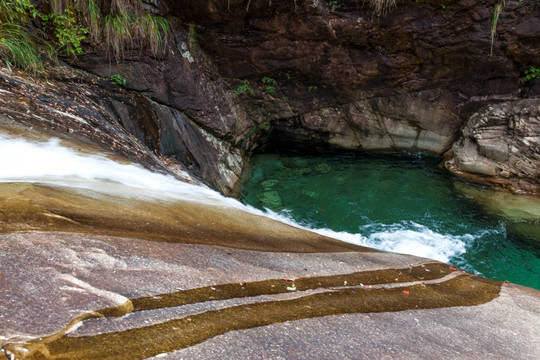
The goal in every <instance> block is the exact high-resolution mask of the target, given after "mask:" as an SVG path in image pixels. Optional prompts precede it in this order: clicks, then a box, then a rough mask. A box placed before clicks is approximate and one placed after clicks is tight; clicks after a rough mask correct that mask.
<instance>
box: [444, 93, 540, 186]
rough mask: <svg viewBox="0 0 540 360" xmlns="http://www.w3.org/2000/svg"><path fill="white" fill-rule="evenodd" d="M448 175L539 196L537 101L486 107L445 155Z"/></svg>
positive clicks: (539, 116)
mask: <svg viewBox="0 0 540 360" xmlns="http://www.w3.org/2000/svg"><path fill="white" fill-rule="evenodd" d="M444 166H445V167H446V168H447V169H448V170H450V171H451V172H452V173H454V174H456V175H458V176H461V177H464V178H466V179H470V180H473V181H478V182H482V183H487V184H489V185H492V186H494V187H496V188H504V189H508V190H510V191H512V192H514V193H519V194H535V195H538V194H540V100H538V99H526V100H518V101H512V102H502V103H499V104H493V105H489V106H486V107H484V108H482V109H480V111H478V112H477V113H475V114H473V115H472V116H471V117H470V119H469V121H468V122H467V123H466V125H465V127H464V128H463V130H462V136H461V137H460V139H459V140H458V141H457V142H456V143H455V144H454V145H453V146H452V149H451V150H450V151H449V152H448V153H447V154H445V161H444Z"/></svg>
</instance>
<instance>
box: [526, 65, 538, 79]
mask: <svg viewBox="0 0 540 360" xmlns="http://www.w3.org/2000/svg"><path fill="white" fill-rule="evenodd" d="M532 79H540V68H535V67H533V66H531V67H530V68H529V69H528V70H525V76H524V77H523V80H525V81H529V80H532Z"/></svg>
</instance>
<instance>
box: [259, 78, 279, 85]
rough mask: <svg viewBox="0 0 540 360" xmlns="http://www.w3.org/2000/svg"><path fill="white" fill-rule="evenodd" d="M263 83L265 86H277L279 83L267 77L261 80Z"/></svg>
mask: <svg viewBox="0 0 540 360" xmlns="http://www.w3.org/2000/svg"><path fill="white" fill-rule="evenodd" d="M261 81H262V83H263V84H268V85H277V81H276V80H274V79H272V78H271V77H267V76H265V77H263V78H262V79H261Z"/></svg>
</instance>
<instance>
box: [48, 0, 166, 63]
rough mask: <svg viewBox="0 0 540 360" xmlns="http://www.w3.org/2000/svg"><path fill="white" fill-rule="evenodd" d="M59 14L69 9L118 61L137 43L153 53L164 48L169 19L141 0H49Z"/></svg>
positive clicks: (91, 38)
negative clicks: (153, 11) (147, 6)
mask: <svg viewBox="0 0 540 360" xmlns="http://www.w3.org/2000/svg"><path fill="white" fill-rule="evenodd" d="M49 3H50V6H51V9H52V11H53V12H55V13H56V14H58V15H60V14H62V13H63V12H65V11H66V10H68V9H70V10H71V11H74V12H76V13H77V17H78V19H79V21H80V22H81V23H82V24H83V25H84V26H85V27H86V28H87V29H88V33H89V40H90V42H91V43H93V44H99V43H101V42H103V43H104V44H105V47H106V50H107V53H108V54H109V56H111V57H114V58H115V59H116V60H117V61H118V60H120V59H121V58H123V57H124V55H125V51H126V50H127V49H128V48H130V47H133V46H134V45H135V44H138V45H140V46H147V47H148V48H149V49H150V51H151V52H152V54H153V55H154V56H157V55H158V54H159V53H160V52H161V51H163V48H164V44H165V41H166V38H167V35H168V33H169V32H170V28H171V26H170V23H169V21H168V20H167V19H165V18H163V17H161V16H155V15H152V14H150V13H148V12H147V11H145V10H144V9H143V6H142V1H141V0H49Z"/></svg>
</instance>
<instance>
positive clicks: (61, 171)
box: [0, 136, 474, 262]
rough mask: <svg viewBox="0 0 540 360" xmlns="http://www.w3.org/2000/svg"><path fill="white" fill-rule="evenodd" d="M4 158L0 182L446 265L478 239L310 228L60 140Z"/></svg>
mask: <svg viewBox="0 0 540 360" xmlns="http://www.w3.org/2000/svg"><path fill="white" fill-rule="evenodd" d="M0 154H1V157H0V182H30V183H39V184H49V185H58V186H68V187H71V188H84V189H89V190H93V191H96V192H99V193H105V194H112V195H115V196H124V197H138V198H145V199H155V200H160V201H163V200H166V199H170V200H174V199H181V200H186V201H196V202H198V203H204V204H208V205H221V206H229V207H234V208H237V209H241V210H243V211H246V212H249V213H253V214H256V215H260V216H267V217H270V218H273V219H275V220H277V221H280V222H283V223H286V224H289V225H292V226H295V227H299V228H303V229H306V230H310V231H314V232H316V233H319V234H321V235H324V236H328V237H332V238H335V239H338V240H342V241H345V242H349V243H353V244H357V245H362V246H367V247H372V248H376V249H380V250H385V251H391V252H398V253H404V254H410V255H416V256H422V257H427V258H431V259H435V260H440V261H443V262H448V261H449V259H450V258H451V257H453V256H456V255H460V254H463V253H464V252H465V250H466V245H467V243H469V242H470V241H472V240H473V238H474V237H473V236H472V235H463V236H452V235H445V234H439V233H437V232H435V231H433V230H431V229H429V228H427V227H425V226H423V225H420V224H407V225H403V224H393V225H379V226H378V227H377V230H376V231H374V229H373V228H370V227H365V228H363V229H360V232H361V233H363V234H364V235H361V234H351V233H346V232H336V231H333V230H329V229H310V228H307V227H305V226H301V225H299V224H297V223H295V222H294V221H292V220H291V219H290V218H289V217H287V216H286V215H280V214H277V213H275V212H272V211H269V210H267V211H266V212H263V211H260V210H258V209H255V208H253V207H251V206H246V205H243V204H241V203H240V202H239V201H237V200H235V199H232V198H227V197H224V196H222V195H221V194H219V193H218V192H216V191H214V190H212V189H210V188H208V187H206V186H200V185H193V184H189V183H185V182H182V181H179V180H176V179H175V178H174V177H172V176H170V175H162V174H157V173H152V172H151V171H149V170H147V169H144V168H143V167H141V166H139V165H134V164H122V163H119V162H117V161H114V160H111V159H108V158H106V157H105V156H101V155H88V154H81V153H78V152H76V151H75V150H73V149H70V148H68V147H65V146H62V145H61V144H60V142H59V140H56V139H51V140H49V141H48V142H41V143H33V142H29V141H27V140H24V139H9V138H4V137H1V136H0ZM285 214H286V213H285Z"/></svg>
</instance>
